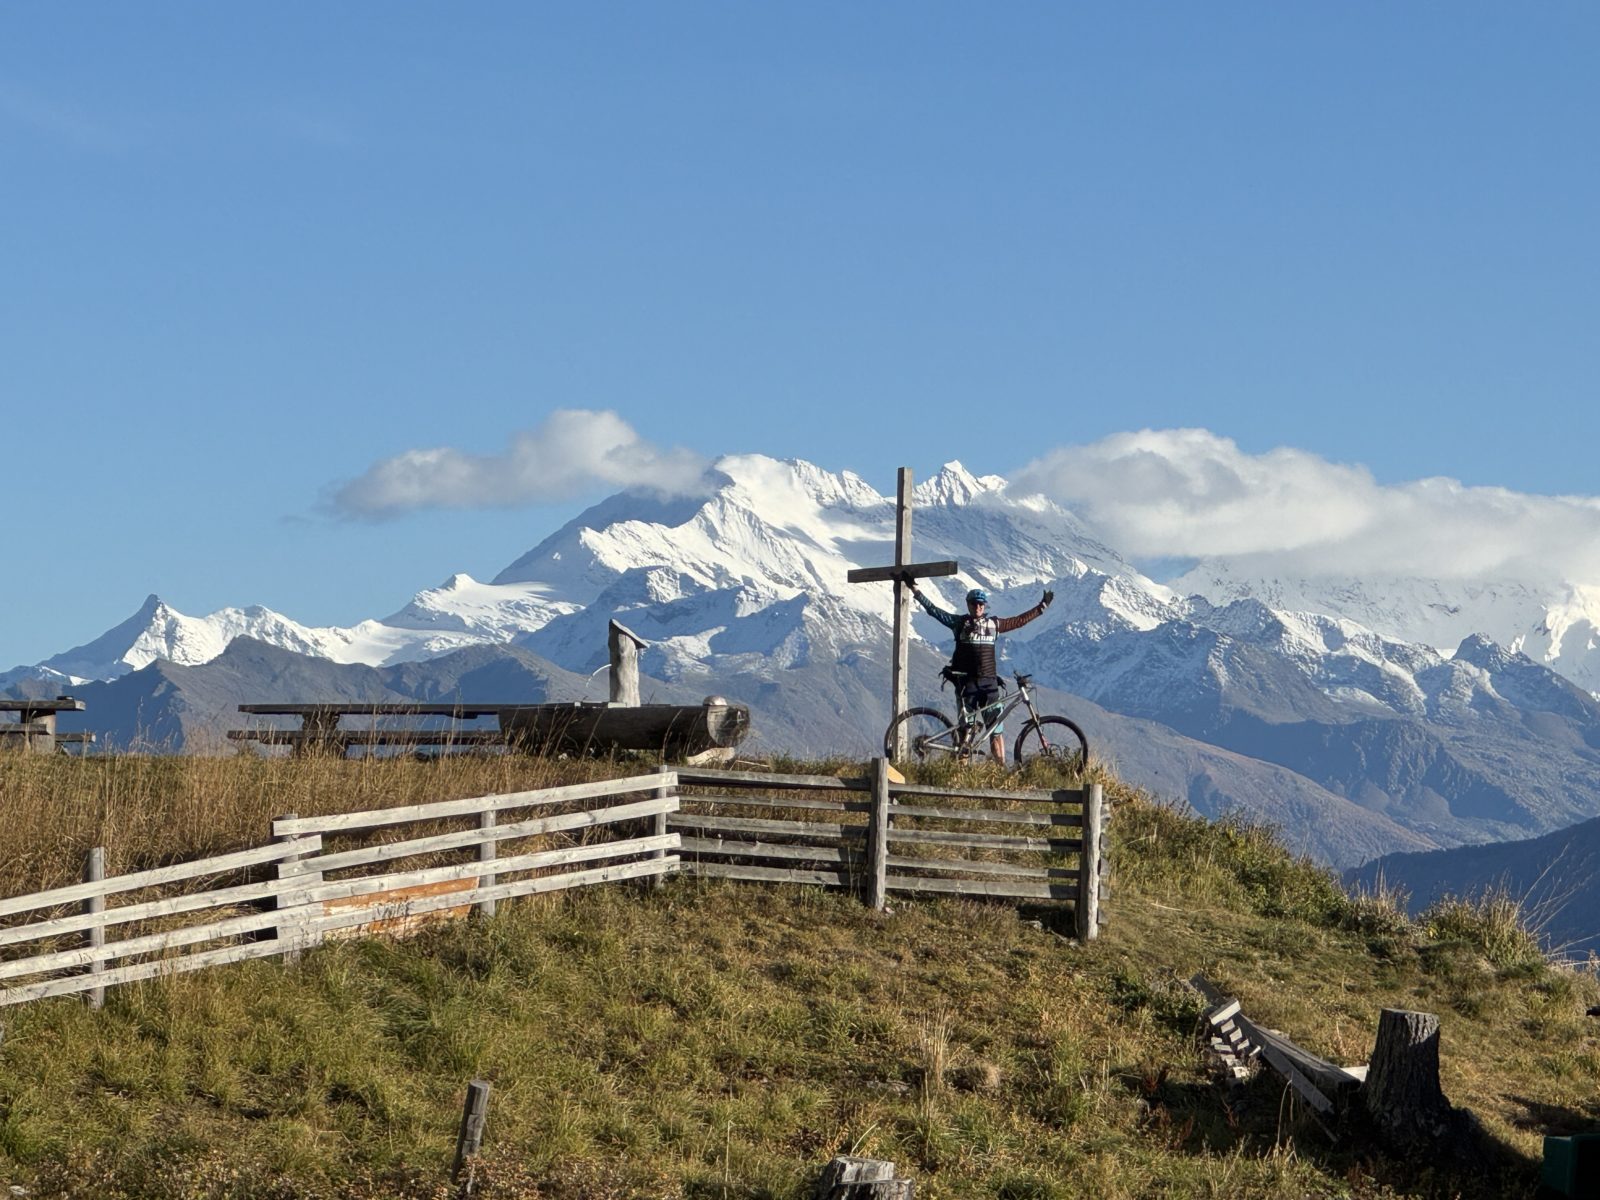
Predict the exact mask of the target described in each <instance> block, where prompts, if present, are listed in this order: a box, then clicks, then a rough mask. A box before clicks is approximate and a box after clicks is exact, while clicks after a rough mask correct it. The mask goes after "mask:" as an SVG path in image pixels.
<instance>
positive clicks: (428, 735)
mask: <svg viewBox="0 0 1600 1200" xmlns="http://www.w3.org/2000/svg"><path fill="white" fill-rule="evenodd" d="M227 736H228V739H229V740H230V741H234V742H260V743H261V744H262V745H264V746H305V745H313V746H319V745H327V746H330V747H331V746H343V747H344V748H345V749H347V750H348V749H349V748H350V747H351V746H445V745H450V746H499V745H502V744H504V742H505V740H506V736H505V734H503V733H501V732H500V731H499V730H498V729H334V730H310V731H307V730H304V729H230V730H228V734H227Z"/></svg>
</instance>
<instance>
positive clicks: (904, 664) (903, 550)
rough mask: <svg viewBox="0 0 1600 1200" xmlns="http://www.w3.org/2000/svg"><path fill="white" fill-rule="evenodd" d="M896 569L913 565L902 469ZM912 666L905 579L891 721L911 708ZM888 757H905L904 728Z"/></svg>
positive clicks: (898, 589)
mask: <svg viewBox="0 0 1600 1200" xmlns="http://www.w3.org/2000/svg"><path fill="white" fill-rule="evenodd" d="M894 515H895V521H894V565H895V566H897V567H909V566H910V565H911V468H910V467H901V468H900V478H899V487H898V489H897V491H896V497H895V511H894ZM910 664H911V589H910V587H908V586H907V584H906V580H905V578H904V577H903V576H902V577H899V578H896V579H895V581H894V660H893V664H892V665H891V666H890V668H889V676H890V678H889V687H890V690H891V691H892V692H893V694H894V706H893V710H892V711H891V713H890V716H891V717H895V716H898V715H899V714H901V713H903V712H905V710H906V709H908V708H909V707H911V703H910V700H909V698H908V696H909V688H910V683H909V679H908V675H909V672H910ZM888 751H889V756H890V757H891V758H893V759H894V760H895V761H896V762H902V761H904V759H905V756H906V730H905V726H904V725H896V726H895V727H894V744H893V745H892V746H889V747H888Z"/></svg>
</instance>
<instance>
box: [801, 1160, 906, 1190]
mask: <svg viewBox="0 0 1600 1200" xmlns="http://www.w3.org/2000/svg"><path fill="white" fill-rule="evenodd" d="M814 1195H815V1197H816V1200H913V1197H915V1195H916V1190H915V1185H914V1184H913V1183H912V1181H911V1180H909V1179H896V1178H895V1177H894V1164H893V1163H892V1162H885V1161H884V1160H882V1159H879V1158H855V1157H853V1156H851V1155H848V1154H841V1155H839V1156H838V1157H837V1158H835V1159H834V1160H833V1161H832V1162H830V1163H829V1164H828V1165H827V1166H826V1167H824V1168H823V1169H822V1178H820V1179H818V1180H817V1190H816V1192H815V1193H814Z"/></svg>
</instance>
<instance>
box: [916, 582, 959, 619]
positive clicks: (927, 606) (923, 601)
mask: <svg viewBox="0 0 1600 1200" xmlns="http://www.w3.org/2000/svg"><path fill="white" fill-rule="evenodd" d="M906 582H907V583H909V584H910V585H911V594H912V595H913V596H915V597H916V598H917V603H918V604H920V605H922V611H923V612H925V613H927V614H928V615H929V616H930V617H932V618H933V619H934V620H935V621H938V622H939V624H941V625H943V626H944V627H945V628H946V629H956V628H959V627H960V625H961V614H959V613H953V612H946V611H945V610H944V609H942V608H940V607H939V606H938V605H937V604H935V603H934V602H933V601H932V600H929V599H928V598H927V597H926V596H924V595H923V594H922V589H921V588H919V587H918V586H917V581H916V580H915V579H908V580H907V581H906Z"/></svg>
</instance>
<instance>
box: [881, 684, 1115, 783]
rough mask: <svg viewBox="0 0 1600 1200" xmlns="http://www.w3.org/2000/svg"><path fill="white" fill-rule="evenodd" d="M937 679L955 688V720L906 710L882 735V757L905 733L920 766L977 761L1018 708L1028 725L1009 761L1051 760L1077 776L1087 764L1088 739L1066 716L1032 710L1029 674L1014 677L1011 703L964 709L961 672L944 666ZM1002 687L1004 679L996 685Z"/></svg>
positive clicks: (934, 712) (928, 711)
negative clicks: (946, 757)
mask: <svg viewBox="0 0 1600 1200" xmlns="http://www.w3.org/2000/svg"><path fill="white" fill-rule="evenodd" d="M941 674H942V675H943V676H944V680H945V682H946V683H951V684H954V685H955V689H956V719H955V720H954V721H952V720H951V719H950V718H949V717H947V716H945V715H944V714H943V713H942V712H940V711H939V710H938V709H936V708H908V709H907V710H906V711H905V712H903V713H901V714H900V715H899V716H898V717H896V718H895V719H894V720H893V721H890V722H889V728H888V729H887V730H886V731H885V732H884V735H883V752H884V754H885V755H887V756H890V757H892V756H893V755H894V740H895V733H896V731H897V730H901V729H903V730H904V731H905V735H906V747H907V750H908V751H909V752H910V754H911V756H912V757H913V758H915V759H917V761H919V762H926V761H928V760H929V759H933V758H937V757H939V756H940V755H942V754H953V755H955V757H956V758H960V759H966V758H981V757H982V756H984V755H986V754H987V753H988V752H989V735H990V734H991V733H992V732H993V731H994V729H995V727H996V726H997V725H999V724H1000V723H1001V722H1002V721H1004V720H1005V719H1006V717H1007V716H1009V715H1010V714H1011V713H1012V712H1013V711H1014V710H1015V709H1016V708H1017V706H1018V705H1022V706H1024V707H1026V708H1027V710H1028V721H1027V723H1026V724H1025V725H1023V727H1022V732H1021V733H1019V734H1018V735H1017V748H1016V753H1015V755H1014V756H1013V761H1015V762H1016V763H1017V765H1018V766H1021V765H1022V763H1024V762H1026V761H1027V760H1029V759H1032V758H1052V759H1055V760H1057V761H1058V762H1060V763H1061V764H1062V765H1063V766H1065V767H1067V768H1068V769H1069V770H1078V771H1081V770H1083V769H1084V768H1085V767H1087V766H1088V765H1089V739H1088V738H1086V737H1084V736H1083V730H1081V729H1079V728H1078V726H1077V724H1076V723H1075V722H1073V721H1069V720H1067V718H1066V717H1061V716H1044V717H1041V716H1040V715H1039V713H1038V710H1037V709H1035V708H1034V707H1033V697H1032V695H1031V694H1030V693H1029V691H1028V685H1029V684H1030V683H1031V682H1032V681H1033V676H1032V675H1017V676H1015V678H1016V681H1017V694H1016V695H1014V696H1012V697H1011V699H1010V700H1005V699H1000V700H996V701H994V702H993V703H991V704H988V705H983V706H981V707H978V708H968V707H967V704H966V701H965V699H964V698H963V697H962V694H961V693H962V684H963V683H964V682H965V681H966V678H967V677H966V675H965V673H964V672H961V671H953V670H951V669H950V668H949V667H946V668H945V669H944V671H943V672H941ZM941 686H943V685H941ZM1000 686H1001V688H1002V689H1004V688H1005V686H1006V684H1005V680H1003V679H1002V680H1001V681H1000Z"/></svg>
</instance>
